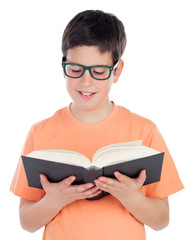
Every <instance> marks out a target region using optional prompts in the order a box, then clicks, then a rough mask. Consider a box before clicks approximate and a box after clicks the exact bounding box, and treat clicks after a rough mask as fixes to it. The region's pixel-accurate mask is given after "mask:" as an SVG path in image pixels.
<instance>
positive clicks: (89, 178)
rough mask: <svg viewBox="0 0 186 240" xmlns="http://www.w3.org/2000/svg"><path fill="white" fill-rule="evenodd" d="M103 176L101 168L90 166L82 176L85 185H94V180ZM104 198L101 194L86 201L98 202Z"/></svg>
mask: <svg viewBox="0 0 186 240" xmlns="http://www.w3.org/2000/svg"><path fill="white" fill-rule="evenodd" d="M102 175H103V169H102V168H97V167H95V166H91V167H89V168H87V169H86V171H85V174H84V181H85V183H93V184H94V185H95V183H94V180H95V179H97V178H98V177H100V176H102ZM103 196H104V193H103V192H101V193H100V194H98V195H97V196H95V197H93V198H87V200H98V199H100V198H102V197H103Z"/></svg>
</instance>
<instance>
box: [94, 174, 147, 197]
mask: <svg viewBox="0 0 186 240" xmlns="http://www.w3.org/2000/svg"><path fill="white" fill-rule="evenodd" d="M114 175H115V177H116V179H113V178H107V177H99V178H98V179H96V180H95V184H96V186H97V187H98V188H99V189H100V190H102V191H105V192H109V193H110V194H111V195H113V196H114V197H116V198H117V199H118V200H119V201H121V202H123V200H125V199H126V198H129V197H130V196H132V195H134V194H135V193H136V192H137V191H138V189H139V188H140V187H141V186H142V185H143V183H144V182H145V179H146V173H145V170H142V171H141V172H140V174H139V176H138V177H137V178H130V177H127V176H126V175H123V174H121V173H120V172H117V171H116V172H114Z"/></svg>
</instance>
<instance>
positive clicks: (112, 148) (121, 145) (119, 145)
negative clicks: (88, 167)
mask: <svg viewBox="0 0 186 240" xmlns="http://www.w3.org/2000/svg"><path fill="white" fill-rule="evenodd" d="M130 146H142V141H141V140H139V141H132V142H123V143H116V144H111V145H107V146H105V147H102V148H100V149H99V150H98V151H96V152H95V153H94V155H93V158H92V162H94V161H95V160H96V159H97V158H98V157H99V156H100V155H102V154H103V153H105V152H108V151H109V152H112V151H115V150H119V149H123V148H124V147H130Z"/></svg>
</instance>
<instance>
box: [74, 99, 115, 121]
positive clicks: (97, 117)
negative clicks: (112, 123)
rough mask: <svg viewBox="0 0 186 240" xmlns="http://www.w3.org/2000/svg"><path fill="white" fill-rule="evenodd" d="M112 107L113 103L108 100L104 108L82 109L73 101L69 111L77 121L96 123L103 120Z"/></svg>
mask: <svg viewBox="0 0 186 240" xmlns="http://www.w3.org/2000/svg"><path fill="white" fill-rule="evenodd" d="M112 109H113V103H112V102H108V104H107V105H106V106H105V107H104V108H100V109H95V110H94V109H93V110H82V109H80V108H78V106H76V105H75V104H74V103H72V104H71V112H72V114H73V115H74V116H75V118H77V119H78V120H79V121H81V122H84V123H89V124H92V123H97V122H100V121H102V120H104V119H105V118H106V117H107V116H108V115H109V114H110V113H111V112H112Z"/></svg>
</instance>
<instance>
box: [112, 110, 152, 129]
mask: <svg viewBox="0 0 186 240" xmlns="http://www.w3.org/2000/svg"><path fill="white" fill-rule="evenodd" d="M117 107H118V114H119V116H120V117H121V118H125V121H129V122H130V123H131V124H133V126H136V127H139V126H147V127H149V128H156V124H155V123H154V122H153V121H152V120H150V119H148V118H146V117H144V116H142V115H140V114H137V113H134V112H132V111H130V110H129V109H127V108H125V107H123V106H117Z"/></svg>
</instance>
